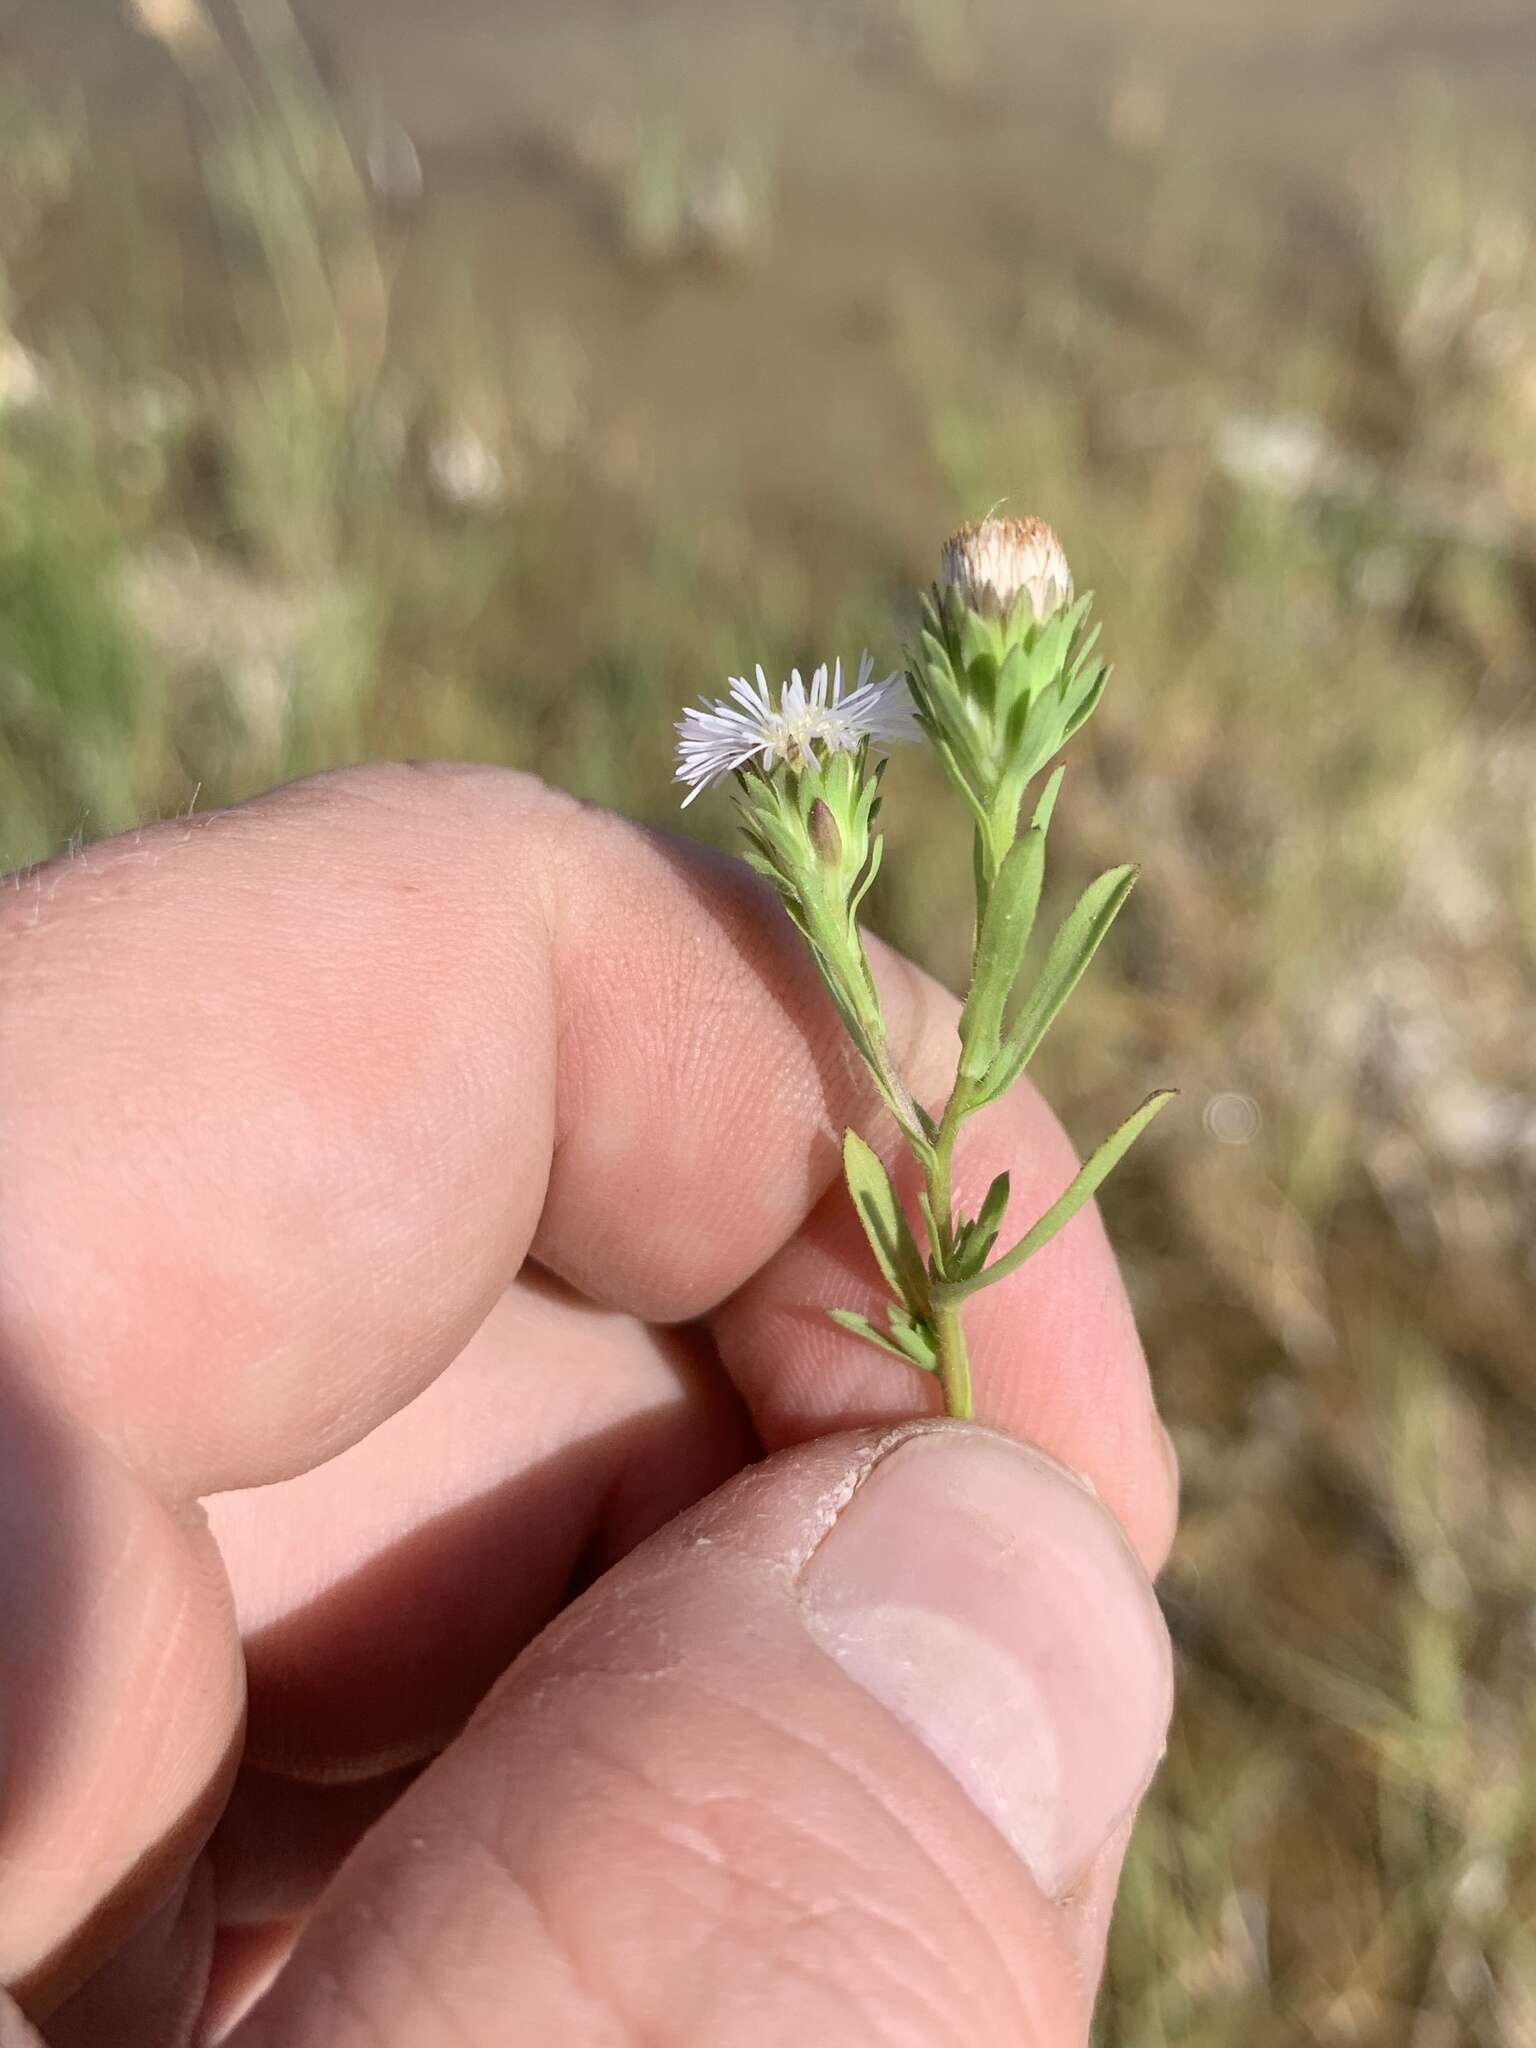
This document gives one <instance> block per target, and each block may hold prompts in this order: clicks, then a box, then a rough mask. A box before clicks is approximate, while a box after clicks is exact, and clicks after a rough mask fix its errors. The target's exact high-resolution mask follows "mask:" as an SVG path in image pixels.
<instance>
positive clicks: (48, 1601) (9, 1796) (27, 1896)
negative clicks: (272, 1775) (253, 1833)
mask: <svg viewBox="0 0 1536 2048" xmlns="http://www.w3.org/2000/svg"><path fill="white" fill-rule="evenodd" d="M0 1676H3V1692H0V1699H3V1703H4V1720H5V1726H4V1737H5V1741H4V1750H3V1753H0V1769H3V1772H4V1783H3V1787H0V1791H3V1799H0V1983H4V1984H5V1985H7V1986H8V1987H9V1988H10V1989H11V1991H12V1992H13V1994H14V1995H15V1996H16V1997H17V1998H18V2000H19V2001H20V2002H21V2003H22V2005H23V2006H24V2007H25V2009H26V2010H27V2011H28V2013H29V2015H32V2016H36V2017H42V2016H45V2015H47V2014H49V2013H51V2012H52V2011H53V2010H54V2008H55V2007H56V2006H57V2005H58V2003H59V2002H60V2001H61V2000H62V1999H63V1998H65V1997H67V1996H68V1995H69V1994H70V1993H72V1992H73V1991H74V1990H76V1989H77V1988H78V1987H79V1986H80V1984H81V1983H82V1982H83V1980H84V1978H85V1977H86V1975H87V1974H88V1973H89V1971H90V1970H91V1969H92V1967H93V1966H94V1965H96V1964H97V1963H99V1962H100V1961H101V1960H102V1959H103V1958H104V1957H106V1956H108V1955H110V1954H111V1953H113V1952H114V1951H115V1950H116V1949H117V1948H118V1947H119V1945H120V1944H121V1943H123V1942H125V1941H126V1940H128V1939H129V1938H130V1937H132V1936H133V1935H134V1934H135V1933H136V1932H137V1931H138V1930H140V1928H141V1927H142V1923H143V1922H144V1920H145V1918H146V1916H147V1915H149V1914H150V1913H152V1912H154V1911H156V1910H157V1909H159V1908H161V1907H163V1906H165V1905H166V1903H167V1902H168V1901H169V1900H170V1899H171V1897H172V1895H173V1894H174V1893H175V1892H176V1890H177V1888H178V1886H180V1885H183V1884H184V1883H185V1880H186V1873H187V1870H188V1868H189V1866H190V1864H191V1860H192V1858H193V1857H194V1856H195V1855H196V1853H197V1850H198V1849H199V1847H200V1846H201V1844H202V1842H203V1841H204V1839H205V1838H206V1836H207V1834H208V1831H209V1829H210V1828H211V1827H212V1825H213V1822H214V1819H215V1816H216V1815H217V1812H218V1809H219V1806H220V1805H221V1803H222V1800H223V1796H224V1792H225V1789H226V1787H227V1785H228V1783H229V1779H230V1776H231V1774H232V1772H233V1769H234V1764H235V1760H236V1755H237V1751H238V1746H239V1738H240V1727H241V1709H242V1699H243V1682H242V1681H243V1673H242V1668H241V1661H240V1653H239V1645H238V1642H237V1640H236V1637H235V1632H234V1618H233V1614H232V1611H231V1607H230V1601H229V1590H228V1587H227V1585H226V1583H225V1580H224V1575H223V1572H222V1569H221V1567H220V1564H219V1560H218V1555H217V1552H216V1551H215V1549H214V1547H213V1543H212V1541H211V1539H210V1538H209V1536H208V1534H207V1531H206V1529H204V1528H203V1527H202V1526H201V1523H200V1519H199V1518H196V1517H195V1516H190V1515H189V1516H185V1517H177V1516H175V1515H173V1514H172V1513H171V1512H170V1510H169V1509H168V1508H167V1507H166V1506H165V1504H164V1503H163V1502H162V1501H160V1500H158V1499H156V1498H155V1497H154V1496H153V1495H151V1494H149V1493H148V1492H146V1491H145V1489H144V1488H142V1487H141V1486H139V1485H138V1484H136V1483H135V1481H134V1480H133V1479H132V1478H130V1477H129V1476H128V1475H127V1474H126V1473H124V1472H123V1471H122V1470H121V1468H120V1467H119V1466H118V1465H117V1464H116V1462H115V1461H114V1460H113V1459H112V1458H110V1457H108V1456H107V1455H106V1453H105V1452H104V1451H103V1450H102V1449H101V1448H100V1446H99V1445H97V1444H96V1443H95V1442H94V1440H92V1439H90V1438H87V1437H82V1436H78V1435H75V1434H73V1433H71V1432H69V1431H67V1430H66V1429H64V1428H63V1427H62V1426H61V1425H60V1423H59V1422H58V1420H57V1418H56V1417H54V1416H52V1415H51V1414H50V1413H49V1412H48V1411H47V1409H46V1408H44V1407H42V1406H41V1405H40V1404H38V1403H37V1402H36V1401H35V1400H34V1399H33V1398H32V1397H31V1396H30V1395H29V1394H28V1393H27V1392H26V1390H25V1389H24V1388H22V1387H21V1386H20V1385H18V1384H16V1383H14V1382H7V1381H6V1380H5V1378H4V1377H3V1375H0ZM164 1931H165V1932H166V1935H167V1940H168V1941H169V1940H170V1936H171V1934H172V1933H173V1931H174V1930H173V1929H166V1930H164ZM146 1938H147V1939H148V1940H149V1941H150V1942H151V1944H152V1943H153V1940H154V1935H153V1931H152V1930H149V1931H147V1937H146ZM169 1952H170V1950H169V1948H168V1949H167V1950H166V1953H167V1954H168V1953H169ZM140 1953H141V1954H142V1948H141V1950H140ZM120 2038H121V2039H122V2040H123V2041H124V2042H125V2044H126V2043H129V2042H131V2041H132V2040H133V2036H132V2035H131V2034H130V2033H127V2032H126V2031H125V2032H124V2033H123V2034H122V2036H121V2037H120Z"/></svg>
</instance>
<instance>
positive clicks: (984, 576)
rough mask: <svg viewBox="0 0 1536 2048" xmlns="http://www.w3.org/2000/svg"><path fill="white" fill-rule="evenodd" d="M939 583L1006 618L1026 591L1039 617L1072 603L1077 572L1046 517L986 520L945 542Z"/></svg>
mask: <svg viewBox="0 0 1536 2048" xmlns="http://www.w3.org/2000/svg"><path fill="white" fill-rule="evenodd" d="M940 581H941V583H942V584H943V586H944V588H945V589H946V590H953V591H954V592H955V594H956V596H957V597H958V598H959V599H960V601H961V602H962V603H963V604H966V605H968V606H969V607H970V609H971V610H972V611H974V612H983V613H986V614H987V615H989V616H990V617H993V618H1006V617H1007V615H1008V614H1009V613H1010V612H1011V611H1012V610H1013V608H1014V606H1015V604H1016V603H1017V602H1018V600H1019V597H1020V596H1021V595H1027V596H1028V599H1029V606H1030V610H1031V611H1032V612H1033V614H1034V616H1035V619H1036V620H1037V621H1043V620H1045V619H1048V618H1050V617H1051V615H1052V613H1054V612H1058V611H1060V610H1062V608H1063V607H1064V606H1066V605H1069V604H1070V603H1071V602H1072V571H1071V569H1070V568H1069V567H1068V566H1067V558H1066V555H1065V554H1064V553H1063V551H1062V545H1061V542H1060V541H1059V540H1058V539H1057V538H1056V536H1055V534H1054V533H1053V532H1052V531H1051V529H1050V528H1049V527H1048V526H1047V525H1046V523H1045V521H1044V520H1043V519H982V520H977V521H974V522H973V523H972V524H970V525H968V526H962V527H961V529H960V531H959V532H958V533H956V534H953V535H952V536H951V537H950V539H948V540H947V541H946V542H945V543H944V554H943V563H942V568H941V570H940Z"/></svg>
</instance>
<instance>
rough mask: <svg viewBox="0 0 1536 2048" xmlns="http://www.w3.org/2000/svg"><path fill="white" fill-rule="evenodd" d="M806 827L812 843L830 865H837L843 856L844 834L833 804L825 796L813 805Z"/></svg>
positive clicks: (817, 799)
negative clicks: (838, 827) (840, 830)
mask: <svg viewBox="0 0 1536 2048" xmlns="http://www.w3.org/2000/svg"><path fill="white" fill-rule="evenodd" d="M806 829H807V830H808V831H809V833H810V835H811V844H812V846H814V847H815V849H816V851H817V853H818V854H819V855H820V857H821V859H822V860H824V861H825V862H826V864H827V866H828V867H835V866H836V865H837V863H838V862H839V861H840V860H841V859H842V857H843V835H842V833H841V832H839V831H838V829H837V820H836V818H834V817H833V815H832V806H831V805H830V804H829V803H828V802H827V801H826V800H825V798H823V797H817V798H816V800H815V802H814V803H813V804H812V805H811V808H810V814H809V816H808V817H807V819H806Z"/></svg>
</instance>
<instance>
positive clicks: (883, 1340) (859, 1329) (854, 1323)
mask: <svg viewBox="0 0 1536 2048" xmlns="http://www.w3.org/2000/svg"><path fill="white" fill-rule="evenodd" d="M887 1313H888V1314H889V1316H890V1318H891V1323H892V1327H893V1328H895V1327H896V1319H897V1317H898V1316H900V1315H902V1314H904V1311H903V1310H901V1309H898V1308H891V1309H889V1310H888V1311H887ZM827 1314H828V1315H829V1316H830V1317H831V1319H832V1321H833V1322H834V1323H837V1324H839V1325H840V1326H841V1328H843V1329H845V1330H851V1331H852V1332H853V1334H854V1336H855V1337H862V1338H863V1339H864V1341H865V1343H866V1344H874V1345H876V1346H877V1347H878V1348H879V1349H880V1350H881V1351H888V1352H889V1353H890V1355H891V1357H892V1358H899V1359H900V1360H901V1362H902V1364H903V1365H915V1366H916V1367H917V1369H918V1371H919V1372H937V1371H938V1369H939V1361H938V1353H937V1351H933V1352H932V1362H931V1363H930V1361H929V1358H928V1357H927V1356H924V1355H917V1356H914V1351H915V1350H917V1343H916V1341H915V1340H914V1350H913V1351H909V1350H904V1349H903V1348H902V1345H901V1344H900V1343H894V1342H893V1341H892V1340H891V1338H889V1337H887V1336H886V1335H885V1334H884V1332H883V1331H881V1330H877V1329H876V1328H875V1326H874V1324H873V1323H872V1322H871V1321H870V1320H869V1318H868V1316H861V1315H857V1314H856V1313H855V1312H854V1310H852V1309H851V1308H829V1309H828V1310H827ZM918 1327H922V1328H923V1329H926V1327H927V1326H926V1325H922V1326H918V1325H917V1324H916V1323H915V1322H914V1323H913V1324H912V1328H913V1329H914V1330H915V1329H917V1328H918ZM904 1334H905V1333H904ZM930 1348H931V1347H930Z"/></svg>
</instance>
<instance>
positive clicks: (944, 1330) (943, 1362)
mask: <svg viewBox="0 0 1536 2048" xmlns="http://www.w3.org/2000/svg"><path fill="white" fill-rule="evenodd" d="M933 1328H934V1335H935V1337H936V1338H937V1340H938V1346H939V1385H940V1387H941V1388H942V1389H943V1393H944V1413H945V1414H946V1415H954V1416H957V1417H958V1418H959V1419H960V1420H961V1421H962V1422H969V1421H970V1419H971V1361H970V1358H969V1356H968V1355H967V1352H966V1348H965V1332H964V1330H963V1329H962V1328H961V1327H960V1311H959V1309H958V1308H941V1309H939V1310H938V1311H937V1312H936V1313H935V1315H934V1319H933Z"/></svg>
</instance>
